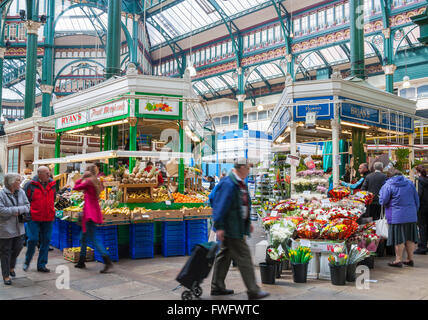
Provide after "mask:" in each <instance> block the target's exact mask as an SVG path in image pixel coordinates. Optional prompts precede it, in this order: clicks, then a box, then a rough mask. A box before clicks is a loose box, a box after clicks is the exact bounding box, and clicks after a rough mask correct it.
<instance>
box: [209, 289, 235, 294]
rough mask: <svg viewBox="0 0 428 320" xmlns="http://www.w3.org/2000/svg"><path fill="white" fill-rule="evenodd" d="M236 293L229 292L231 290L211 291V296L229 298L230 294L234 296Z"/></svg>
mask: <svg viewBox="0 0 428 320" xmlns="http://www.w3.org/2000/svg"><path fill="white" fill-rule="evenodd" d="M234 293H235V291H233V290H229V289H224V290H211V295H212V296H227V295H229V294H234Z"/></svg>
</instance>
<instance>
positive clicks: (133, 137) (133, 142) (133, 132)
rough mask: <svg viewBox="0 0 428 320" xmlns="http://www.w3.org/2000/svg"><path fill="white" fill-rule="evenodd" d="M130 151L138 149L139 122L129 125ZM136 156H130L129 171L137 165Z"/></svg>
mask: <svg viewBox="0 0 428 320" xmlns="http://www.w3.org/2000/svg"><path fill="white" fill-rule="evenodd" d="M129 151H137V124H135V126H129ZM135 162H136V160H135V157H132V158H129V172H132V170H133V169H134V167H135Z"/></svg>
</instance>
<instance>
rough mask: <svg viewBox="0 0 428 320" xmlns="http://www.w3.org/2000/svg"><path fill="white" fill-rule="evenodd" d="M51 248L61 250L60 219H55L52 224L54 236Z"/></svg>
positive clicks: (52, 236)
mask: <svg viewBox="0 0 428 320" xmlns="http://www.w3.org/2000/svg"><path fill="white" fill-rule="evenodd" d="M50 244H51V246H53V247H54V248H57V249H59V247H60V246H59V219H58V218H55V220H54V221H53V222H52V235H51V242H50Z"/></svg>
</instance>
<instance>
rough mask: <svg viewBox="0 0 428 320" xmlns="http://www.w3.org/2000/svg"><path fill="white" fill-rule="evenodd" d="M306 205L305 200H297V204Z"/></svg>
mask: <svg viewBox="0 0 428 320" xmlns="http://www.w3.org/2000/svg"><path fill="white" fill-rule="evenodd" d="M304 203H305V199H303V198H299V199H298V200H297V204H304Z"/></svg>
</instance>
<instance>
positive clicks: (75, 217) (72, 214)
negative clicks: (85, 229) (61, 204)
mask: <svg viewBox="0 0 428 320" xmlns="http://www.w3.org/2000/svg"><path fill="white" fill-rule="evenodd" d="M82 210H83V209H82ZM81 214H82V211H68V210H66V209H65V210H64V211H63V217H65V216H68V217H70V221H74V222H76V221H79V216H80V215H81Z"/></svg>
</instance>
